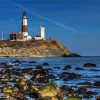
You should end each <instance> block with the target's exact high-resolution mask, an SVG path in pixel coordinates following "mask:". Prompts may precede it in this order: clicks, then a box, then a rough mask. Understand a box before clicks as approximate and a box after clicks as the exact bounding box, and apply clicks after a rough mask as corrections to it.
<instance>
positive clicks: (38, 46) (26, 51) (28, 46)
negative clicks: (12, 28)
mask: <svg viewBox="0 0 100 100" xmlns="http://www.w3.org/2000/svg"><path fill="white" fill-rule="evenodd" d="M0 56H3V57H57V56H78V55H77V54H75V53H72V52H71V51H70V50H68V49H67V48H65V47H64V46H63V45H62V44H61V43H60V42H58V41H56V40H39V41H34V40H31V41H9V40H5V41H0Z"/></svg>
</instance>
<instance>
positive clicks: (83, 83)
mask: <svg viewBox="0 0 100 100" xmlns="http://www.w3.org/2000/svg"><path fill="white" fill-rule="evenodd" d="M78 85H93V84H92V83H91V82H81V83H78Z"/></svg>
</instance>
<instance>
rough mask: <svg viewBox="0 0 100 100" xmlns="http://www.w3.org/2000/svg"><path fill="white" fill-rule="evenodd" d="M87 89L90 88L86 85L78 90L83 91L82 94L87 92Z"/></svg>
mask: <svg viewBox="0 0 100 100" xmlns="http://www.w3.org/2000/svg"><path fill="white" fill-rule="evenodd" d="M87 91H88V90H87V88H86V87H79V88H78V90H77V91H76V92H78V93H81V94H85V93H86V92H87Z"/></svg>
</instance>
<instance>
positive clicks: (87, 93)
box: [83, 91, 95, 98]
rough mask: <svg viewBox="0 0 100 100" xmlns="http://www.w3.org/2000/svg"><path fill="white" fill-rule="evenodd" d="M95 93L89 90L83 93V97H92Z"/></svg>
mask: <svg viewBox="0 0 100 100" xmlns="http://www.w3.org/2000/svg"><path fill="white" fill-rule="evenodd" d="M94 94H95V93H93V92H90V91H87V92H86V93H84V94H83V98H92V97H93V95H94Z"/></svg>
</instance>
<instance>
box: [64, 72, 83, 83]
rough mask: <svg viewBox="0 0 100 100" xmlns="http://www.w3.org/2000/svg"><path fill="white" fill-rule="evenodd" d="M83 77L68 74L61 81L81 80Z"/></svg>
mask: <svg viewBox="0 0 100 100" xmlns="http://www.w3.org/2000/svg"><path fill="white" fill-rule="evenodd" d="M82 77H83V76H82V75H79V74H75V73H68V76H67V77H66V78H64V79H63V80H64V81H67V80H71V79H77V78H82Z"/></svg>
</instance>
